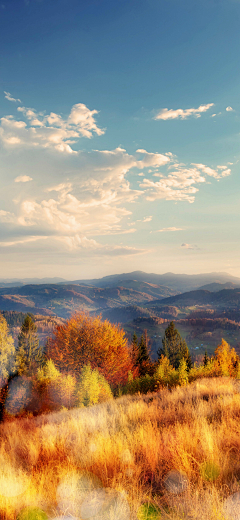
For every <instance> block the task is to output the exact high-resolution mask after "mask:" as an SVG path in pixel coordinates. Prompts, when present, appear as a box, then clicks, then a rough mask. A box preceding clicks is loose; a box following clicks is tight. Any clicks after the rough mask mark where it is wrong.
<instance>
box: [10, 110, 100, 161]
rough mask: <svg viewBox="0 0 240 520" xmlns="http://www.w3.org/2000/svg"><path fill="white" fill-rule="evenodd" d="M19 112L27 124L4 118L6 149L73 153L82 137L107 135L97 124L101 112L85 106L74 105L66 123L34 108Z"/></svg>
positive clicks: (64, 120) (60, 117) (56, 116)
mask: <svg viewBox="0 0 240 520" xmlns="http://www.w3.org/2000/svg"><path fill="white" fill-rule="evenodd" d="M16 101H18V100H16ZM17 110H18V112H19V114H21V116H22V118H24V120H16V118H14V117H13V116H12V115H10V116H6V117H2V118H1V126H0V139H1V140H2V142H3V143H4V145H5V146H7V147H11V148H14V147H20V146H21V147H25V148H36V147H41V148H54V149H55V150H58V151H59V152H65V153H74V150H73V148H72V146H73V145H74V144H75V143H76V141H77V140H78V139H79V138H80V137H86V138H88V139H90V138H91V137H93V134H94V133H95V134H96V135H98V136H100V135H102V134H104V132H105V130H102V129H101V128H99V127H98V126H97V124H96V121H95V115H96V114H98V111H97V110H90V109H89V108H87V107H86V105H84V104H83V103H77V104H76V105H74V106H73V107H72V109H71V112H70V114H69V116H68V117H67V118H65V119H64V118H62V116H61V115H58V114H55V113H54V112H51V113H50V114H49V115H44V113H43V112H37V111H36V110H34V109H32V108H26V107H18V109H17ZM75 153H76V152H75Z"/></svg>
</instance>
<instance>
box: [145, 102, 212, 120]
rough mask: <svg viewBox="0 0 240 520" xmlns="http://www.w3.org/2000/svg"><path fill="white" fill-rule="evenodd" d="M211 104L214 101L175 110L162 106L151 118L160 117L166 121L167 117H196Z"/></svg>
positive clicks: (156, 118)
mask: <svg viewBox="0 0 240 520" xmlns="http://www.w3.org/2000/svg"><path fill="white" fill-rule="evenodd" d="M213 106H214V103H208V104H207V105H200V106H199V107H198V108H187V109H185V110H184V109H182V108H178V109H176V110H173V109H172V108H171V109H170V110H168V108H162V110H160V112H158V113H157V115H156V116H155V117H154V118H153V119H155V120H158V119H162V120H163V121H167V119H186V118H187V117H190V116H193V117H197V118H198V117H201V115H202V113H203V112H206V111H207V110H209V108H211V107H213Z"/></svg>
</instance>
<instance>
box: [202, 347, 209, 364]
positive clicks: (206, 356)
mask: <svg viewBox="0 0 240 520" xmlns="http://www.w3.org/2000/svg"><path fill="white" fill-rule="evenodd" d="M208 362H209V358H208V355H207V351H206V350H205V354H204V358H203V365H204V366H205V367H206V366H207V364H208Z"/></svg>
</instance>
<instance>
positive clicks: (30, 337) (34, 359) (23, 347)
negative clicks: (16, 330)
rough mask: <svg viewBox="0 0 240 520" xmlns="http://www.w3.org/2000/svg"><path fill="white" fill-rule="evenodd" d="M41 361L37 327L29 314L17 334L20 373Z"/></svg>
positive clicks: (26, 372) (30, 369)
mask: <svg viewBox="0 0 240 520" xmlns="http://www.w3.org/2000/svg"><path fill="white" fill-rule="evenodd" d="M42 361H43V352H42V348H41V347H39V339H38V334H37V327H36V325H35V323H34V321H33V320H32V318H31V316H29V315H27V316H26V318H25V320H24V322H23V324H22V326H21V330H20V334H19V335H18V349H17V366H18V373H19V374H20V375H23V374H29V373H31V372H32V370H33V369H34V368H36V367H37V366H39V365H40V364H41V363H42Z"/></svg>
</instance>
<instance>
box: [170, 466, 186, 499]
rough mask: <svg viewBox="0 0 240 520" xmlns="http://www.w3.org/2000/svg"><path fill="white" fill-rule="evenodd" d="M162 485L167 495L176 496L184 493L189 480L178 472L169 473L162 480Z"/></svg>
mask: <svg viewBox="0 0 240 520" xmlns="http://www.w3.org/2000/svg"><path fill="white" fill-rule="evenodd" d="M164 485H165V488H166V490H167V491H168V492H169V493H173V494H178V493H182V492H183V491H186V489H187V487H188V485H189V480H188V478H187V475H185V473H181V472H180V471H175V470H172V471H169V473H168V474H167V476H166V477H165V479H164Z"/></svg>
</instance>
